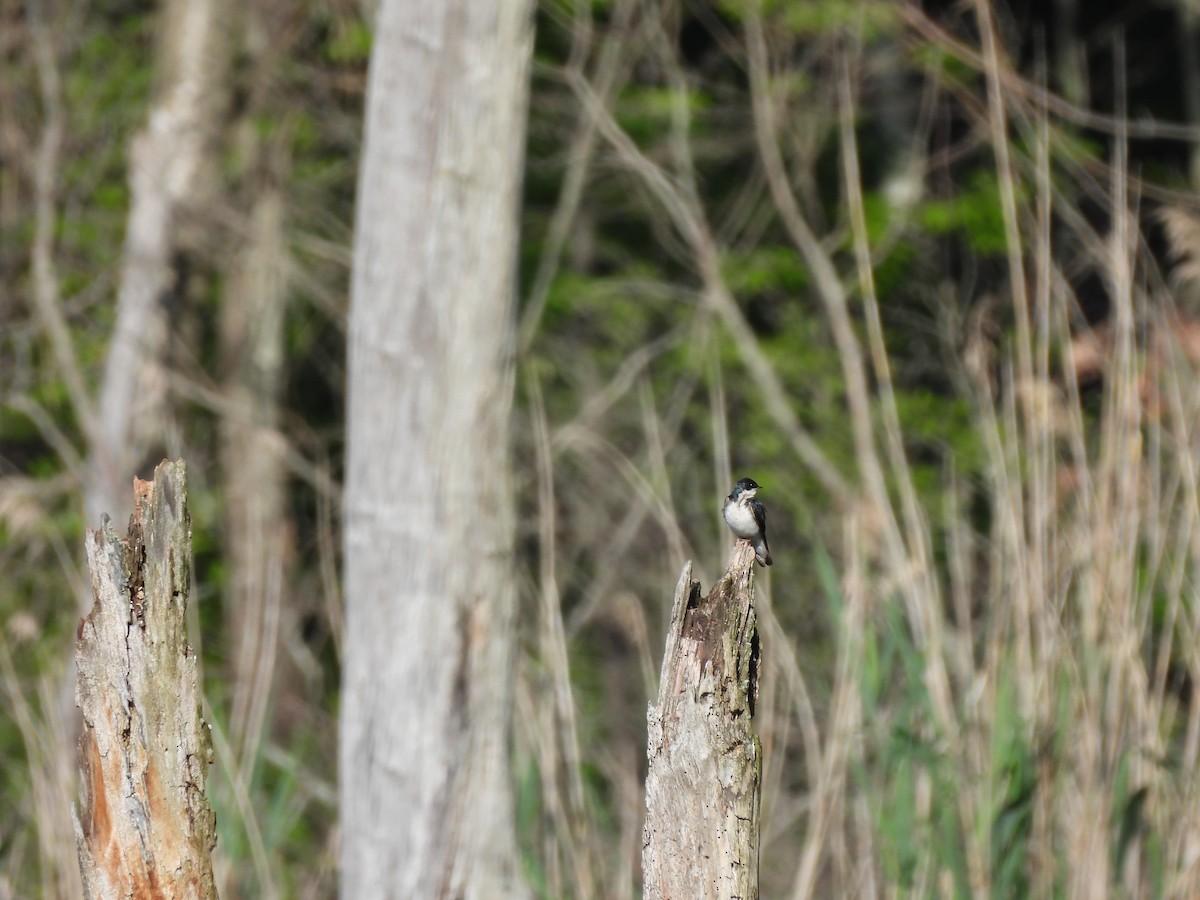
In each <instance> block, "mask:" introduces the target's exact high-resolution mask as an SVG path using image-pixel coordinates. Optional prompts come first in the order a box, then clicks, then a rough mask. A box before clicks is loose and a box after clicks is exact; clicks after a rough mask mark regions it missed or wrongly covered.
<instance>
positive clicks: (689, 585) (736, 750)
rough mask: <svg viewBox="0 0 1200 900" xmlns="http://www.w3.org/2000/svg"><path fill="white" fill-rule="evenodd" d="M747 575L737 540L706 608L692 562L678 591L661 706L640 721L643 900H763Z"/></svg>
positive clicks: (747, 549) (747, 558) (754, 634)
mask: <svg viewBox="0 0 1200 900" xmlns="http://www.w3.org/2000/svg"><path fill="white" fill-rule="evenodd" d="M753 567H754V550H753V548H752V547H751V546H750V545H749V544H748V543H747V542H745V541H738V542H737V543H736V544H735V545H734V551H733V555H732V556H731V558H730V565H729V571H728V572H726V573H725V577H724V578H722V579H721V581H719V582H718V583H717V584H716V585H714V586H713V588H712V590H711V591H709V593H708V596H707V597H705V598H704V599H703V600H702V599H701V598H700V583H699V582H697V581H692V564H691V563H690V562H689V563H688V564H687V565H685V566H684V568H683V573H682V574H681V575H680V578H679V584H678V585H677V586H676V588H675V602H674V605H673V609H672V612H671V624H670V626H669V629H668V632H667V647H666V654H665V656H664V657H663V667H662V679H661V681H660V683H659V687H658V702H657V703H655V704H652V705H651V707H650V711H649V714H648V716H647V718H648V722H649V758H650V768H649V772H648V773H647V775H646V827H645V830H644V832H643V834H642V866H643V870H644V880H645V885H644V889H645V897H646V898H647V900H675V898H688V897H705V898H711V900H734V898H738V900H753V898H756V897H758V808H759V780H760V776H761V773H762V748H761V747H760V745H759V742H758V737H757V736H756V735H755V734H754V715H755V702H756V700H757V694H758V676H759V672H760V671H761V669H762V661H761V658H760V648H759V641H758V624H757V616H756V614H755V611H754V592H753V590H752V585H751V581H752V570H753Z"/></svg>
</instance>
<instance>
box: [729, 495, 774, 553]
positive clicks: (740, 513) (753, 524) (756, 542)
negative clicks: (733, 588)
mask: <svg viewBox="0 0 1200 900" xmlns="http://www.w3.org/2000/svg"><path fill="white" fill-rule="evenodd" d="M758 490H759V488H758V482H756V481H755V480H754V479H753V478H739V479H738V480H737V483H736V484H735V485H734V486H733V490H732V491H730V492H729V496H728V497H726V498H725V502H724V503H723V504H722V506H721V514H722V515H723V516H724V517H725V524H726V525H728V526H729V530H730V531H732V532H733V533H734V534H735V535H737V536H738V537H739V538H741V539H742V540H744V541H749V542H750V545H751V546H752V547H753V548H754V558H755V559H757V560H758V564H759V565H760V566H769V565H770V564H771V550H770V548H769V547H768V546H767V511H766V509H765V508H763V505H762V501H760V500H755V499H754V495H755V494H757V493H758Z"/></svg>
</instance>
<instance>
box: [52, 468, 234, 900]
mask: <svg viewBox="0 0 1200 900" xmlns="http://www.w3.org/2000/svg"><path fill="white" fill-rule="evenodd" d="M134 510H135V511H134V514H133V515H132V516H131V517H130V523H129V531H128V534H127V535H126V536H125V537H120V536H118V535H117V533H116V531H115V530H114V529H113V527H112V525H111V523H110V522H109V520H108V518H107V517H105V519H104V523H103V525H102V527H101V528H100V529H99V530H97V531H92V532H89V534H88V536H87V558H88V568H89V569H90V570H91V576H92V593H93V597H94V602H93V605H92V610H91V612H89V613H88V615H87V616H86V617H85V618H84V619H83V620H82V621H81V622H80V625H79V637H78V640H77V641H76V644H75V649H76V658H77V662H78V670H79V680H78V684H77V688H76V702H77V703H78V705H79V708H80V710H82V713H83V729H82V733H81V735H80V738H79V767H80V775H81V786H80V799H79V804H78V807H77V809H76V811H75V835H76V841H77V844H78V848H79V864H80V869H81V871H82V874H83V883H84V893H85V896H86V897H87V898H89V900H110V898H112V900H116V898H128V897H137V898H197V900H209V898H215V897H216V896H217V891H216V886H215V884H214V881H213V871H212V860H211V853H212V849H213V847H214V846H215V845H216V841H217V838H216V834H217V832H216V817H215V816H214V815H213V811H212V808H211V807H210V806H209V803H208V799H207V797H206V796H205V791H204V785H205V781H206V779H207V776H208V766H209V763H210V762H211V759H212V751H211V743H210V739H209V733H208V726H207V725H206V724H205V722H204V720H203V718H202V717H201V712H200V686H199V676H198V671H197V668H198V667H197V661H196V654H195V653H194V652H193V651H192V649H191V647H189V646H188V642H187V624H186V612H187V601H188V589H189V581H190V572H191V560H192V535H191V519H190V517H189V515H188V508H187V473H186V467H185V465H184V463H183V461H182V460H179V461H176V462H166V461H164V462H163V463H161V464H160V465H159V466H158V468H157V469H156V470H155V472H154V481H153V482H148V481H140V480H137V479H135V480H134Z"/></svg>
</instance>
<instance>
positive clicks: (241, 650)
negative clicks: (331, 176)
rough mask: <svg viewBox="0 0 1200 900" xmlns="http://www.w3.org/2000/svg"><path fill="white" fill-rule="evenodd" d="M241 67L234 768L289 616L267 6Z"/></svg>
mask: <svg viewBox="0 0 1200 900" xmlns="http://www.w3.org/2000/svg"><path fill="white" fill-rule="evenodd" d="M239 18H240V20H241V21H242V22H244V24H245V35H246V41H245V43H246V45H247V47H248V52H247V55H248V56H250V57H251V59H252V60H253V63H252V75H251V77H250V79H249V80H250V84H249V91H248V92H249V93H250V95H251V97H252V98H257V99H254V100H252V101H251V102H250V103H249V104H248V106H247V108H246V109H245V111H244V115H243V117H242V119H241V121H240V122H239V123H238V124H237V125H236V127H235V128H234V129H233V130H234V131H235V132H237V133H238V136H237V137H236V138H235V140H237V142H238V144H239V145H240V147H241V153H240V154H239V155H241V156H243V157H244V158H246V159H247V160H248V166H247V171H246V173H245V176H244V178H245V181H246V182H247V187H248V191H247V192H248V193H249V194H250V195H251V197H252V199H251V201H250V206H251V208H250V211H249V216H248V221H247V222H246V226H245V229H244V231H243V232H242V233H241V234H240V235H239V238H240V243H239V252H238V253H237V255H236V257H235V258H234V262H233V265H232V267H231V269H232V271H231V274H230V278H229V282H228V288H227V290H226V292H225V296H224V298H223V301H222V304H221V342H222V363H223V371H224V373H225V377H226V383H225V400H226V410H225V413H224V415H223V416H222V419H221V431H222V434H221V437H222V448H221V456H222V478H223V485H224V498H225V522H224V525H225V528H224V531H225V539H224V552H225V563H226V569H227V572H228V576H229V577H228V586H229V590H228V592H227V602H226V605H225V609H226V616H225V618H226V624H225V630H226V634H227V636H228V641H227V646H228V647H229V648H230V653H229V657H228V659H229V666H228V670H227V671H228V674H229V696H230V725H229V731H230V737H231V740H232V742H233V745H234V747H235V749H236V751H237V753H238V756H239V759H240V762H241V765H242V766H243V769H245V770H246V771H249V769H250V767H251V766H252V764H253V756H254V748H255V747H256V746H257V742H258V740H259V738H260V737H261V734H262V730H263V723H264V720H265V718H266V714H267V710H268V709H270V708H271V706H272V702H271V701H272V698H273V690H272V689H273V686H274V680H275V675H276V671H277V667H276V665H275V662H276V653H277V651H278V649H279V634H280V630H281V627H282V622H283V619H284V618H285V617H286V616H288V615H290V614H294V613H293V612H292V611H289V610H288V609H286V608H285V603H284V598H285V596H286V586H287V581H288V576H289V573H290V571H291V560H292V536H291V526H290V522H289V519H288V516H287V490H286V488H287V478H286V472H285V469H284V465H283V455H284V452H285V451H286V449H287V448H286V445H285V443H284V438H283V437H282V435H281V434H280V432H279V424H280V399H281V394H282V390H283V377H284V355H285V350H286V348H285V343H284V331H283V329H284V315H285V312H286V303H287V287H288V285H287V279H286V276H285V272H286V269H287V246H286V242H285V238H284V219H285V212H286V203H285V194H284V185H285V184H286V182H287V178H288V174H289V173H288V170H289V165H290V159H289V135H290V129H288V127H287V126H286V125H285V124H284V125H280V126H279V127H278V128H277V129H276V130H275V134H274V138H273V139H271V140H267V139H264V137H263V136H262V135H261V134H260V129H261V126H260V121H261V118H262V117H263V116H264V115H271V114H272V113H274V114H275V115H276V116H277V117H278V116H279V112H280V111H279V110H278V109H274V108H272V100H273V97H272V93H271V90H270V84H271V82H272V81H273V80H275V79H276V78H277V77H278V72H279V65H280V61H281V51H280V48H279V46H278V45H277V44H276V43H274V42H273V41H272V35H271V34H270V27H271V17H270V15H269V6H268V5H267V4H266V3H263V2H260V3H258V4H255V5H254V6H252V7H251V8H249V9H246V10H245V11H244V12H243V14H242V15H241V16H240V17H239Z"/></svg>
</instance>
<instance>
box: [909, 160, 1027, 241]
mask: <svg viewBox="0 0 1200 900" xmlns="http://www.w3.org/2000/svg"><path fill="white" fill-rule="evenodd" d="M1017 199H1018V202H1020V200H1021V198H1020V197H1018V198H1017ZM919 218H920V222H921V225H922V226H923V227H924V228H925V229H926V230H927V231H929V232H930V233H931V234H935V235H949V234H954V235H959V236H961V237H962V238H964V239H965V240H966V241H967V243H968V245H969V246H970V247H971V249H972V250H974V251H975V252H976V253H979V254H981V255H991V254H1001V253H1003V252H1004V250H1005V248H1006V246H1007V244H1006V241H1005V236H1004V213H1003V211H1002V208H1001V205H1000V186H999V182H998V180H997V178H996V174H995V172H994V171H992V170H991V169H976V170H975V171H973V172H971V173H970V174H969V175H968V176H967V179H966V182H965V185H964V187H963V189H962V190H960V191H959V192H958V193H957V194H956V196H954V197H952V198H950V199H949V200H929V201H926V202H925V203H924V204H922V206H921V211H920V216H919Z"/></svg>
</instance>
